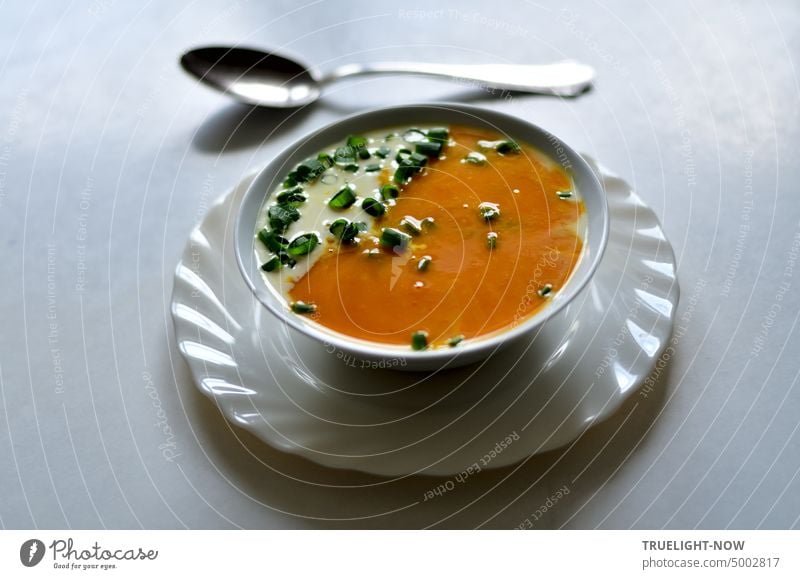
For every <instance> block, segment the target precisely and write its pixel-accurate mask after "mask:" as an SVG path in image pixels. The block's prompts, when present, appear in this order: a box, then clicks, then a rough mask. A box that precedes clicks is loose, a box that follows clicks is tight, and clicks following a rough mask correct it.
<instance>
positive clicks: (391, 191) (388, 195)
mask: <svg viewBox="0 0 800 579" xmlns="http://www.w3.org/2000/svg"><path fill="white" fill-rule="evenodd" d="M380 193H381V199H383V200H384V201H388V200H389V199H397V196H398V195H400V189H398V188H397V185H392V184H391V183H386V184H385V185H381V188H380Z"/></svg>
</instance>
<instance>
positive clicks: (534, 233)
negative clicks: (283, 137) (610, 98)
mask: <svg viewBox="0 0 800 579" xmlns="http://www.w3.org/2000/svg"><path fill="white" fill-rule="evenodd" d="M315 160H316V161H317V162H316V163H315V162H312V161H314V159H312V160H308V161H306V162H305V165H306V166H304V164H301V165H299V166H298V167H297V168H296V169H295V170H294V171H293V172H292V173H290V175H289V177H288V178H287V180H286V182H284V184H283V186H282V187H281V189H280V190H279V191H276V192H275V193H274V194H273V198H274V199H273V201H272V203H271V205H269V206H268V207H267V210H266V211H265V216H264V219H263V220H262V221H261V224H260V226H259V232H258V236H259V238H260V239H261V241H262V243H263V247H262V251H264V250H265V251H266V252H265V253H263V254H262V255H261V257H262V260H263V261H264V266H263V267H262V269H264V270H265V273H264V277H265V278H266V279H267V280H268V282H269V283H271V284H272V285H273V286H274V287H275V288H276V290H277V291H279V292H281V293H282V295H284V296H285V297H286V298H287V302H288V303H289V304H290V307H291V308H292V309H293V310H294V311H295V312H296V313H298V314H299V315H305V316H309V317H311V318H312V319H313V320H314V321H315V322H317V323H319V324H321V325H323V326H325V327H327V328H329V329H331V330H334V331H336V332H340V333H342V334H345V335H347V336H351V337H354V338H359V339H363V340H368V341H373V342H380V343H384V344H397V345H404V346H408V347H412V348H414V349H426V348H436V347H457V346H458V345H459V344H462V343H464V342H465V341H467V340H471V339H475V338H478V337H481V336H485V335H487V334H491V333H494V332H498V331H502V330H504V329H507V328H510V327H513V326H514V325H516V324H518V323H520V322H521V321H523V320H525V319H527V318H529V317H530V316H532V315H533V314H535V313H536V312H537V311H539V310H540V309H541V308H543V307H546V305H547V304H548V302H549V301H550V300H551V299H552V298H553V296H554V295H555V294H556V293H557V292H558V290H559V289H560V288H561V287H563V285H564V284H565V283H566V281H567V279H568V278H569V276H570V274H571V273H572V271H573V269H574V268H575V265H576V264H577V262H578V260H579V258H580V255H581V252H582V249H583V232H582V223H583V220H582V214H583V213H584V206H583V203H582V201H581V199H580V197H579V194H578V192H577V191H575V190H574V187H573V184H572V181H571V179H570V176H569V175H568V173H567V172H566V171H565V170H564V169H563V168H562V167H561V166H560V165H559V164H558V163H556V162H555V161H553V160H552V159H550V158H549V157H547V156H545V155H544V154H542V153H541V152H540V151H538V150H536V149H534V148H533V147H531V146H530V145H527V144H525V143H522V142H518V141H516V142H515V141H510V140H508V139H507V138H506V137H504V136H503V135H500V134H497V133H495V132H492V131H489V130H486V129H482V128H474V127H467V126H451V127H447V128H441V127H431V128H415V129H410V130H405V131H394V132H390V133H389V134H388V135H387V134H386V132H385V131H384V132H379V133H377V134H370V135H368V136H363V137H362V136H351V137H350V138H349V139H348V141H347V143H345V144H343V145H342V146H339V147H337V148H334V149H332V150H331V151H330V152H324V153H321V154H320V156H319V157H317V158H316V159H315ZM301 167H302V168H301ZM333 175H335V176H336V179H332V178H328V179H326V177H330V176H333ZM326 181H328V183H327V184H326ZM292 191H293V193H292ZM287 192H288V193H287ZM312 197H314V199H312ZM315 201H316V205H314V202H315ZM303 214H307V215H303ZM301 217H302V218H303V219H301Z"/></svg>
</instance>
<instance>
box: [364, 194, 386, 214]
mask: <svg viewBox="0 0 800 579" xmlns="http://www.w3.org/2000/svg"><path fill="white" fill-rule="evenodd" d="M361 209H363V210H364V211H365V212H366V213H367V214H368V215H372V216H373V217H380V216H381V215H383V214H384V213H386V207H384V206H383V203H380V202H379V201H376V200H375V199H373V198H372V197H367V198H366V199H364V200H363V201H362V202H361Z"/></svg>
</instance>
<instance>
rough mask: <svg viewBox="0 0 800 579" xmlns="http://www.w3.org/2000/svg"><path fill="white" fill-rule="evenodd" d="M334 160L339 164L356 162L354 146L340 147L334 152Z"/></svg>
mask: <svg viewBox="0 0 800 579" xmlns="http://www.w3.org/2000/svg"><path fill="white" fill-rule="evenodd" d="M333 161H334V162H335V163H336V164H337V165H349V164H351V163H355V162H356V152H355V150H354V149H353V148H352V147H348V146H344V147H338V148H337V149H336V151H334V153H333Z"/></svg>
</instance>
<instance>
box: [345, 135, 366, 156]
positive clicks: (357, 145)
mask: <svg viewBox="0 0 800 579" xmlns="http://www.w3.org/2000/svg"><path fill="white" fill-rule="evenodd" d="M347 146H348V147H350V148H351V149H353V150H354V151H355V152H356V153H358V156H359V157H361V158H362V159H369V151H368V150H367V139H366V138H365V137H361V136H358V135H350V136H349V137H347ZM364 153H366V157H365V156H364Z"/></svg>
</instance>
